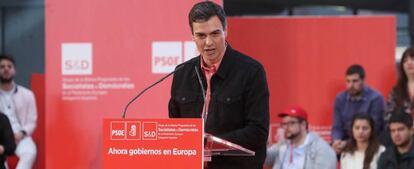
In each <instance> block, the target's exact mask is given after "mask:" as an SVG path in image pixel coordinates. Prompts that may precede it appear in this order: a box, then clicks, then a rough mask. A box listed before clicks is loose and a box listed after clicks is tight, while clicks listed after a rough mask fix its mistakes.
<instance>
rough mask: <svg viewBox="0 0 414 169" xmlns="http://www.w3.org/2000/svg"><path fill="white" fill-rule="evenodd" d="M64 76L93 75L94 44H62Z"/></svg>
mask: <svg viewBox="0 0 414 169" xmlns="http://www.w3.org/2000/svg"><path fill="white" fill-rule="evenodd" d="M61 47H62V75H91V74H92V43H62V46H61Z"/></svg>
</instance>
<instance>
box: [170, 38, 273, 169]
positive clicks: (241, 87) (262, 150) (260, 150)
mask: <svg viewBox="0 0 414 169" xmlns="http://www.w3.org/2000/svg"><path fill="white" fill-rule="evenodd" d="M183 66H184V67H183V68H181V69H180V70H178V71H177V72H176V73H175V74H174V78H173V83H172V86H171V99H170V102H169V106H168V108H169V116H170V117H171V118H200V117H201V113H202V108H203V98H202V92H201V87H200V84H199V82H198V80H197V75H196V73H195V69H198V70H199V72H202V71H201V68H200V56H198V57H196V58H193V59H191V60H189V61H187V62H185V63H183ZM202 81H203V83H204V87H206V86H207V83H206V79H205V77H204V76H202ZM268 129H269V90H268V86H267V81H266V75H265V71H264V68H263V66H262V65H261V64H260V63H259V62H257V61H255V60H254V59H252V58H250V57H248V56H246V55H243V54H241V53H239V52H238V51H236V50H233V49H232V48H231V47H230V45H229V46H227V49H226V52H225V54H224V57H223V60H222V62H221V64H220V67H219V69H218V70H217V72H216V73H215V74H214V75H213V76H212V78H211V100H210V103H209V112H208V117H207V121H206V124H205V131H206V132H208V133H210V134H213V135H215V136H217V137H220V138H223V139H225V140H228V141H230V142H233V143H236V144H239V145H241V146H243V147H245V148H247V149H250V150H252V151H255V153H256V155H255V156H254V157H224V156H221V157H214V156H213V159H212V162H210V163H209V164H208V168H209V169H215V168H217V169H223V168H225V169H233V168H234V169H262V168H263V167H262V166H263V163H264V159H265V157H266V141H267V137H268Z"/></svg>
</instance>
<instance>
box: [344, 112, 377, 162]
mask: <svg viewBox="0 0 414 169" xmlns="http://www.w3.org/2000/svg"><path fill="white" fill-rule="evenodd" d="M351 132H352V133H351V138H350V139H349V140H348V142H347V144H346V146H345V149H344V151H343V152H342V154H341V161H340V164H341V169H376V168H377V161H378V158H379V156H380V155H381V153H382V152H384V151H385V148H384V146H381V145H380V144H379V143H378V141H377V139H376V137H375V133H374V120H372V118H371V116H370V115H368V114H364V113H357V114H355V115H354V117H353V119H352V131H351Z"/></svg>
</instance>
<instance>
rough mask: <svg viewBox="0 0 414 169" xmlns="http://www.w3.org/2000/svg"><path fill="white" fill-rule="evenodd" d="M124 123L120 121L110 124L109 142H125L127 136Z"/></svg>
mask: <svg viewBox="0 0 414 169" xmlns="http://www.w3.org/2000/svg"><path fill="white" fill-rule="evenodd" d="M126 127H127V125H126V123H125V122H122V121H113V122H111V130H110V132H111V133H110V134H111V140H125V139H126V136H127V132H126V131H127V130H126Z"/></svg>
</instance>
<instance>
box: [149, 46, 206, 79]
mask: <svg viewBox="0 0 414 169" xmlns="http://www.w3.org/2000/svg"><path fill="white" fill-rule="evenodd" d="M183 48H184V50H183ZM197 55H198V52H197V48H196V45H195V43H194V42H192V41H185V42H184V47H183V42H181V41H170V42H168V41H158V42H152V73H170V72H172V71H174V68H175V67H176V66H177V65H179V64H181V63H183V62H185V61H187V60H190V59H191V58H193V57H196V56H197Z"/></svg>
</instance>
